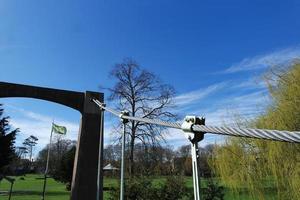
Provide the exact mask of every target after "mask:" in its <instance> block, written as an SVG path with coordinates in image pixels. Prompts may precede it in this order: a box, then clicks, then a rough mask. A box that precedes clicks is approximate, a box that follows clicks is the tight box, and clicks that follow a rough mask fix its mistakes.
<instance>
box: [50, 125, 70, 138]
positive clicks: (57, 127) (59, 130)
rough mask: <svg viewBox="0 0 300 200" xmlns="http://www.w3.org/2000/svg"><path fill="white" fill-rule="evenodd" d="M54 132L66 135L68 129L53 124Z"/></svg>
mask: <svg viewBox="0 0 300 200" xmlns="http://www.w3.org/2000/svg"><path fill="white" fill-rule="evenodd" d="M52 131H53V132H54V133H58V134H62V135H65V134H66V133H67V128H66V127H64V126H58V125H56V124H54V123H52Z"/></svg>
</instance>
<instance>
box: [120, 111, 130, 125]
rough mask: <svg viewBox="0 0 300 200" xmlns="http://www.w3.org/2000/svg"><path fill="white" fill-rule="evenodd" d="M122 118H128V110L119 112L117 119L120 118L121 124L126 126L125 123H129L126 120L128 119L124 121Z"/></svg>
mask: <svg viewBox="0 0 300 200" xmlns="http://www.w3.org/2000/svg"><path fill="white" fill-rule="evenodd" d="M124 116H129V111H128V110H123V111H121V113H120V114H119V117H120V119H121V121H122V123H124V124H126V123H128V122H129V120H128V119H125V118H124Z"/></svg>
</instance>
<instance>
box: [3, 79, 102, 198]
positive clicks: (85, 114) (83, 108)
mask: <svg viewBox="0 0 300 200" xmlns="http://www.w3.org/2000/svg"><path fill="white" fill-rule="evenodd" d="M103 96H104V95H103V93H97V92H90V91H86V92H75V91H68V90H59V89H53V88H45V87H36V86H29V85H21V84H15V83H7V82H0V98H6V97H25V98H34V99H41V100H46V101H50V102H55V103H59V104H62V105H65V106H67V107H70V108H73V109H75V110H77V111H79V112H80V113H81V123H80V129H79V134H78V142H77V148H76V156H75V161H74V169H73V180H72V190H71V200H84V199H97V198H99V199H100V200H102V199H103V172H102V167H103V166H102V157H103V127H101V125H100V124H101V120H103V115H102V113H101V111H100V110H99V108H98V107H97V105H95V104H94V103H93V102H92V101H91V99H98V100H99V101H100V102H103Z"/></svg>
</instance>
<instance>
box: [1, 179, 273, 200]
mask: <svg viewBox="0 0 300 200" xmlns="http://www.w3.org/2000/svg"><path fill="white" fill-rule="evenodd" d="M15 178H16V181H15V184H14V187H13V194H12V198H11V199H12V200H40V199H41V191H42V187H43V180H42V179H38V178H42V175H36V174H27V175H26V176H24V178H25V180H20V178H21V177H15ZM151 179H152V180H153V182H152V183H153V184H154V185H155V186H156V187H159V186H160V185H161V184H162V183H163V182H165V181H166V177H153V178H151ZM185 182H186V186H187V187H188V188H191V189H192V188H193V180H192V177H185ZM118 184H119V181H118V179H115V178H108V177H105V178H104V188H106V189H108V188H111V187H116V186H117V185H118ZM206 184H207V181H206V180H203V179H202V181H201V187H202V188H204V187H206ZM9 187H10V184H9V183H8V182H7V181H5V180H3V181H2V182H0V191H8V190H9ZM191 191H192V190H191ZM274 193H275V192H272V191H270V192H268V193H267V194H266V199H267V200H273V199H275V194H274ZM69 196H70V192H69V191H66V189H65V185H64V184H63V183H59V182H56V181H55V180H53V179H52V178H49V179H48V180H47V190H46V200H68V199H69ZM108 197H109V191H107V190H105V191H104V199H108ZM0 199H1V200H2V199H8V196H7V195H6V196H3V195H2V196H0ZM231 199H234V196H233V194H232V193H231V192H230V191H229V190H225V200H231ZM235 199H243V200H251V199H252V198H251V197H250V196H249V195H247V193H246V192H243V193H241V194H240V195H239V198H235Z"/></svg>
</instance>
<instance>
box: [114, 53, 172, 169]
mask: <svg viewBox="0 0 300 200" xmlns="http://www.w3.org/2000/svg"><path fill="white" fill-rule="evenodd" d="M110 75H111V77H112V78H114V79H115V80H116V81H117V82H116V84H115V85H114V87H113V88H109V89H108V90H109V91H110V92H111V95H110V97H109V100H112V101H114V102H115V103H116V107H117V109H119V110H128V111H129V113H130V115H131V116H140V117H144V118H150V119H162V120H166V121H169V120H172V119H174V117H175V115H174V114H173V113H171V112H169V110H170V108H171V107H173V104H172V98H173V96H174V94H175V92H174V89H173V87H171V86H170V85H167V84H163V83H162V82H161V81H160V79H159V78H158V77H157V76H155V75H154V74H153V73H151V72H148V71H146V70H144V69H141V68H140V66H139V65H138V64H137V62H135V61H134V60H132V59H124V60H123V62H122V63H119V64H116V65H115V66H114V68H113V70H112V71H111V74H110ZM128 129H129V130H128V131H127V134H128V135H129V138H128V141H129V150H130V155H129V161H130V166H129V170H130V174H132V173H133V168H134V146H135V143H136V142H137V141H140V142H141V143H142V144H159V143H160V142H161V141H164V134H163V131H164V128H162V127H159V126H156V125H151V124H147V123H143V122H135V121H131V122H130V123H129V128H128Z"/></svg>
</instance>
